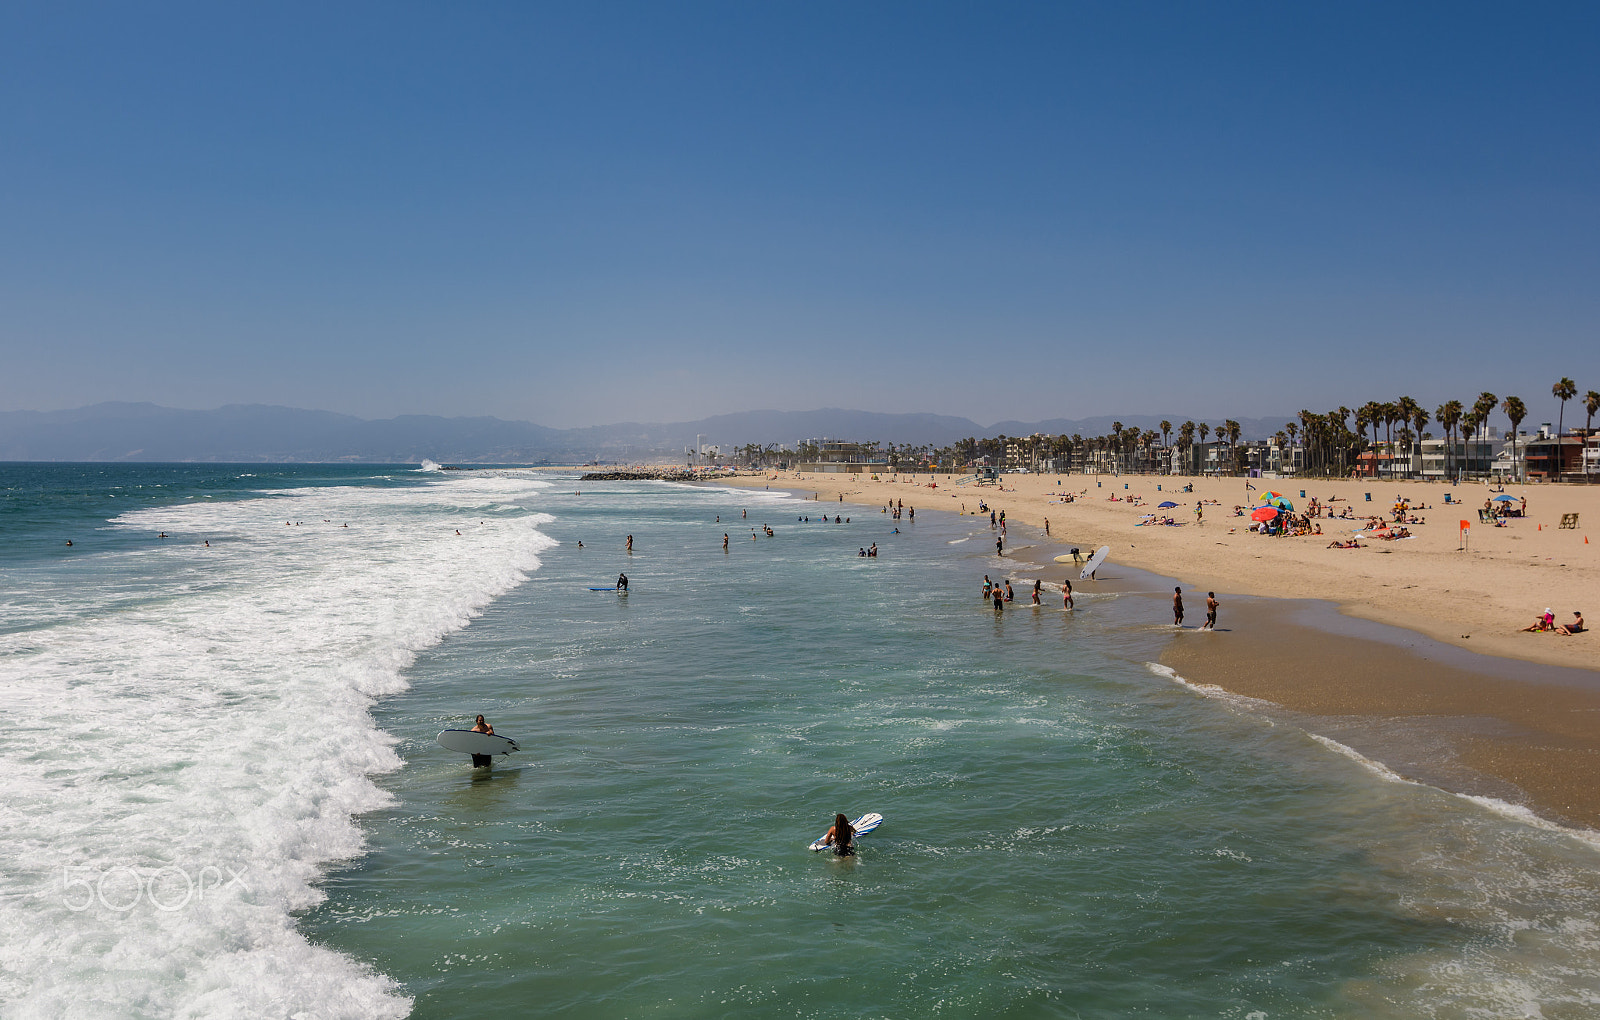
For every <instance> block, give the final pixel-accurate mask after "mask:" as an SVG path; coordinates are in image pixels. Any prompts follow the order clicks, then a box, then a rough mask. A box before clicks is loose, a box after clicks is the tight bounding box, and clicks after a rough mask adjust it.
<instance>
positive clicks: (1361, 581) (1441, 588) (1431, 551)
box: [716, 474, 1600, 670]
mask: <svg viewBox="0 0 1600 1020" xmlns="http://www.w3.org/2000/svg"><path fill="white" fill-rule="evenodd" d="M934 477H936V478H938V479H946V478H948V476H934ZM928 478H929V476H928V475H921V476H916V475H906V476H899V477H898V478H897V477H894V476H888V477H885V478H883V479H882V480H878V481H874V480H872V479H871V478H870V477H869V476H864V475H852V476H844V475H840V476H823V475H802V476H792V475H791V476H788V477H783V476H780V477H777V478H774V477H772V475H771V474H767V475H761V476H751V475H739V476H734V477H725V478H719V479H716V484H720V485H727V486H730V487H739V488H755V487H760V486H763V485H767V486H771V485H777V486H778V487H780V488H783V489H786V490H789V491H792V492H794V493H796V494H797V495H802V494H804V493H806V492H812V493H816V494H818V495H820V496H821V497H822V500H823V501H824V502H833V501H837V498H838V497H839V496H841V495H842V496H843V498H844V502H847V503H859V504H861V505H864V506H883V505H884V503H886V502H887V501H888V500H889V499H896V500H904V501H905V503H906V505H907V506H912V505H917V506H918V509H921V510H943V511H946V512H959V510H960V508H962V507H963V506H964V507H965V509H966V511H967V512H968V514H969V515H970V514H971V512H972V511H974V510H975V509H976V507H977V505H978V501H979V500H985V501H987V502H988V504H989V505H990V506H991V507H994V508H996V509H997V510H1000V509H1003V510H1005V511H1006V513H1007V519H1008V522H1019V523H1023V524H1029V525H1032V526H1034V527H1037V528H1042V527H1043V526H1044V523H1045V521H1046V520H1049V521H1050V522H1051V524H1052V527H1053V528H1054V529H1055V531H1056V532H1057V533H1058V534H1070V535H1071V536H1072V538H1073V541H1075V542H1077V543H1078V544H1079V545H1080V546H1085V547H1087V548H1090V549H1092V548H1097V547H1099V546H1101V545H1109V546H1110V547H1111V559H1112V560H1115V561H1118V562H1121V563H1123V564H1126V565H1128V566H1133V567H1138V568H1139V569H1141V570H1147V571H1149V572H1151V573H1155V574H1160V575H1161V576H1163V577H1173V578H1176V579H1178V580H1179V581H1181V582H1183V583H1184V584H1186V585H1193V586H1195V587H1196V588H1199V589H1201V590H1206V589H1213V590H1216V591H1219V592H1223V591H1226V592H1229V593H1230V594H1242V595H1253V596H1260V597H1266V598H1287V599H1318V600H1323V601H1330V602H1333V603H1335V604H1337V605H1338V606H1339V607H1340V612H1342V613H1345V614H1347V615H1350V616H1355V617H1360V618H1363V619H1367V620H1372V621H1374V622H1377V623H1384V624H1389V625H1391V626H1395V627H1400V628H1402V629H1405V630H1411V631H1416V632H1417V633H1420V634H1423V635H1426V636H1427V637H1430V638H1432V639H1434V640H1435V641H1440V642H1443V643H1445V644H1451V645H1456V646H1458V647H1460V648H1463V649H1465V650H1468V651H1471V652H1474V653H1477V654H1483V655H1491V656H1498V657H1502V658H1507V659H1515V660H1520V661H1525V662H1537V663H1543V664H1546V665H1552V666H1567V667H1572V668H1577V669H1591V670H1592V669H1593V668H1594V666H1595V663H1596V662H1600V647H1594V646H1593V645H1592V643H1593V642H1594V641H1595V640H1596V639H1597V637H1600V636H1597V635H1596V634H1584V635H1578V636H1574V637H1570V638H1567V637H1562V636H1558V635H1554V634H1538V633H1534V634H1526V633H1522V632H1521V631H1520V628H1521V627H1524V626H1526V625H1527V624H1528V623H1529V622H1530V621H1532V620H1533V619H1534V618H1535V617H1537V616H1538V615H1539V614H1540V612H1541V611H1542V610H1543V609H1544V608H1546V607H1547V606H1548V607H1550V608H1553V609H1554V611H1555V614H1556V621H1557V622H1558V623H1562V622H1566V621H1569V620H1570V619H1571V618H1572V616H1571V613H1572V610H1574V609H1577V610H1584V609H1591V610H1593V612H1600V608H1596V606H1600V603H1597V604H1596V606H1586V605H1585V601H1586V599H1587V597H1588V596H1590V595H1593V594H1595V593H1596V592H1600V545H1590V544H1588V542H1587V541H1586V538H1587V532H1586V531H1584V530H1582V529H1581V528H1579V529H1573V530H1564V529H1561V528H1559V524H1560V522H1561V518H1562V517H1563V515H1564V514H1566V513H1578V514H1579V515H1580V520H1581V521H1587V522H1589V523H1591V524H1593V523H1595V522H1600V486H1572V485H1566V484H1562V485H1556V484H1548V485H1540V486H1536V487H1529V488H1526V489H1512V490H1508V492H1509V493H1511V494H1513V495H1519V496H1520V495H1522V494H1524V493H1525V494H1527V495H1528V497H1529V516H1528V517H1526V518H1518V519H1513V521H1512V522H1511V523H1510V524H1509V526H1508V527H1505V528H1495V527H1491V526H1489V525H1485V524H1481V523H1479V522H1478V520H1477V506H1478V505H1479V504H1481V503H1482V501H1483V499H1484V498H1485V497H1484V493H1485V492H1486V491H1487V490H1486V489H1485V488H1484V487H1483V486H1481V485H1474V486H1470V487H1469V486H1454V487H1453V486H1445V485H1442V484H1439V483H1432V482H1414V483H1404V482H1389V481H1384V482H1377V481H1373V480H1358V481H1348V480H1346V481H1330V480H1326V479H1316V480H1308V481H1305V482H1285V481H1284V480H1281V479H1256V480H1253V482H1254V484H1255V485H1256V486H1258V489H1257V491H1266V490H1267V489H1268V488H1270V487H1271V486H1284V487H1285V488H1284V489H1283V490H1282V491H1284V492H1286V493H1287V494H1288V495H1289V496H1290V498H1291V499H1292V500H1293V501H1294V503H1295V504H1296V506H1297V508H1298V507H1300V506H1302V505H1303V504H1304V503H1305V502H1306V500H1304V499H1301V498H1299V496H1298V493H1299V492H1300V491H1302V488H1304V491H1306V493H1307V495H1308V496H1311V497H1321V498H1323V499H1324V500H1327V499H1328V498H1329V497H1333V496H1337V497H1338V498H1339V500H1340V503H1342V504H1343V505H1344V506H1353V507H1356V508H1357V512H1358V513H1363V514H1365V513H1378V512H1383V511H1387V510H1388V509H1389V507H1390V505H1391V501H1392V499H1393V497H1394V496H1396V495H1406V496H1409V497H1410V498H1411V499H1412V505H1413V506H1414V507H1419V509H1418V510H1417V511H1416V512H1417V513H1418V514H1420V515H1421V516H1422V517H1423V518H1424V519H1427V520H1430V521H1431V523H1428V524H1423V525H1412V526H1411V530H1412V531H1413V532H1414V533H1415V537H1414V538H1410V539H1405V540H1402V541H1398V542H1382V541H1369V540H1366V539H1363V541H1364V542H1366V543H1367V544H1365V545H1364V546H1363V548H1361V549H1348V550H1340V549H1330V548H1328V547H1327V543H1328V542H1330V541H1332V540H1334V539H1339V538H1348V537H1350V536H1351V535H1352V534H1353V533H1358V534H1362V535H1365V534H1366V532H1365V530H1364V528H1363V524H1364V521H1365V518H1364V517H1357V518H1355V519H1351V520H1345V519H1329V518H1322V519H1320V520H1318V521H1316V522H1314V523H1316V524H1318V525H1320V526H1321V527H1322V529H1323V534H1322V535H1320V536H1307V537H1304V538H1266V537H1263V536H1260V535H1255V534H1252V533H1250V532H1248V531H1246V530H1245V527H1246V526H1248V525H1249V524H1250V520H1249V518H1248V517H1233V516H1231V513H1232V508H1233V507H1234V506H1235V505H1245V504H1246V502H1247V499H1246V497H1247V496H1249V497H1251V498H1253V497H1254V496H1255V493H1254V492H1250V493H1247V492H1246V490H1245V488H1244V486H1245V484H1246V483H1247V482H1251V481H1252V480H1250V479H1244V478H1194V477H1186V476H1173V475H1164V476H1149V475H1144V476H1137V477H1128V478H1116V477H1113V476H1109V475H1105V476H1096V475H1062V476H1059V478H1058V477H1057V476H1054V475H1045V476H1042V475H1002V476H1001V478H1002V479H1003V481H1004V487H1001V486H995V485H986V486H981V487H979V486H975V485H966V486H960V487H955V486H948V485H947V483H946V482H944V481H940V482H939V483H938V484H939V487H938V488H937V489H932V488H928V487H927V485H926V480H927V479H928ZM1058 481H1059V483H1060V484H1059V486H1058V485H1057V482H1058ZM1157 486H1161V488H1160V489H1158V488H1157ZM1184 486H1193V488H1194V491H1193V492H1188V493H1180V492H1179V491H1177V490H1181V489H1182V488H1183V487H1184ZM1289 486H1292V487H1293V488H1292V491H1291V489H1290V488H1289ZM1380 487H1381V489H1382V491H1381V492H1380V491H1378V490H1379V489H1380ZM1085 490H1086V492H1087V495H1086V496H1085V495H1083V493H1084V492H1085ZM1069 491H1070V492H1072V493H1074V494H1079V495H1078V498H1077V500H1076V501H1075V502H1073V503H1066V504H1063V503H1059V502H1055V500H1056V499H1057V498H1059V496H1060V495H1061V494H1063V493H1066V492H1069ZM1446 492H1451V493H1453V494H1454V496H1455V497H1456V499H1457V500H1458V501H1459V500H1461V499H1463V498H1465V499H1466V502H1463V503H1461V504H1460V505H1459V506H1458V505H1455V504H1451V505H1445V504H1444V503H1443V496H1444V493H1446ZM1368 493H1370V494H1371V495H1372V497H1373V501H1372V502H1368V501H1367V500H1366V499H1364V498H1363V497H1364V496H1365V495H1366V494H1368ZM1112 496H1115V497H1118V498H1117V499H1116V500H1115V501H1113V500H1111V499H1110V497H1112ZM1132 496H1142V497H1143V502H1142V504H1140V505H1137V506H1135V505H1134V504H1132V503H1130V502H1128V501H1126V500H1124V499H1123V498H1122V497H1132ZM1169 496H1170V497H1173V498H1174V500H1175V501H1178V502H1179V503H1180V505H1179V506H1178V507H1176V508H1173V509H1171V510H1160V509H1157V504H1159V503H1160V502H1162V501H1165V500H1167V499H1168V497H1169ZM1197 499H1206V500H1214V501H1215V502H1214V503H1207V505H1206V506H1205V507H1204V510H1205V517H1204V523H1202V524H1198V525H1197V524H1195V523H1193V522H1194V520H1195V518H1194V514H1193V506H1194V502H1195V501H1196V500H1197ZM1330 505H1334V504H1330ZM1341 509H1342V507H1341ZM1152 512H1153V513H1157V514H1162V515H1166V514H1171V515H1173V516H1174V517H1175V518H1179V519H1181V525H1180V526H1179V527H1170V528H1169V527H1159V526H1157V527H1138V526H1136V522H1137V521H1138V520H1139V519H1140V518H1141V517H1142V516H1143V515H1144V514H1146V513H1152ZM1464 518H1465V519H1469V520H1470V521H1471V522H1472V528H1471V530H1470V531H1469V532H1468V536H1467V542H1468V543H1469V548H1468V549H1466V550H1465V551H1458V548H1457V547H1458V545H1459V544H1460V535H1461V532H1460V531H1459V529H1458V526H1457V524H1458V521H1460V520H1461V519H1464ZM1594 626H1595V625H1593V624H1591V627H1590V629H1593V627H1594Z"/></svg>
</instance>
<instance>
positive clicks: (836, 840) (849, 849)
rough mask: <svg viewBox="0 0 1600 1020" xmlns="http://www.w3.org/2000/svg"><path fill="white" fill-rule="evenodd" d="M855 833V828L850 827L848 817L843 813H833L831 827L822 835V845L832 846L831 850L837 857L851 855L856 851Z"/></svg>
mask: <svg viewBox="0 0 1600 1020" xmlns="http://www.w3.org/2000/svg"><path fill="white" fill-rule="evenodd" d="M855 834H856V830H855V829H852V828H851V827H850V819H848V818H846V817H845V816H844V815H834V816H833V827H832V828H830V829H829V830H828V834H827V835H826V836H823V837H822V845H823V846H831V847H833V852H834V853H835V854H836V855H837V856H839V857H853V856H855V852H856V847H855V842H854V839H855Z"/></svg>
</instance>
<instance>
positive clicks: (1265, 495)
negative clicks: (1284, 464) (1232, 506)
mask: <svg viewBox="0 0 1600 1020" xmlns="http://www.w3.org/2000/svg"><path fill="white" fill-rule="evenodd" d="M1256 498H1257V499H1259V500H1261V501H1262V502H1263V503H1265V502H1266V501H1267V500H1269V499H1283V498H1284V497H1283V493H1281V492H1273V491H1272V490H1271V489H1268V490H1267V491H1266V492H1263V493H1262V494H1261V495H1259V496H1257V497H1256Z"/></svg>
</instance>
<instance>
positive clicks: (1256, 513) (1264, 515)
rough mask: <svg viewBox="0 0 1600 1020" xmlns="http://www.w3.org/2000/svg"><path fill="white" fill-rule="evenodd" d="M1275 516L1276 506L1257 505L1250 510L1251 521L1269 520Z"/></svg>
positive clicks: (1276, 514)
mask: <svg viewBox="0 0 1600 1020" xmlns="http://www.w3.org/2000/svg"><path fill="white" fill-rule="evenodd" d="M1276 516H1278V508H1277V507H1275V506H1262V507H1257V508H1256V509H1254V510H1252V511H1251V512H1250V519H1251V520H1252V521H1270V520H1272V519H1273V518H1274V517H1276Z"/></svg>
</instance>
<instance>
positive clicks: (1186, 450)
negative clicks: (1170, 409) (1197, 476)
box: [1178, 421, 1195, 474]
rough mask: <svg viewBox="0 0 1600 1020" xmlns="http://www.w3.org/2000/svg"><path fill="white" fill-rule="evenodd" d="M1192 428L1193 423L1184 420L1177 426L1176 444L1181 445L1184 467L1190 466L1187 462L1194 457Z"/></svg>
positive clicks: (1193, 426) (1193, 427)
mask: <svg viewBox="0 0 1600 1020" xmlns="http://www.w3.org/2000/svg"><path fill="white" fill-rule="evenodd" d="M1194 430H1195V424H1194V422H1192V421H1186V422H1184V423H1183V424H1182V425H1180V426H1178V445H1179V446H1181V447H1183V460H1184V467H1185V468H1190V467H1192V466H1193V465H1192V464H1190V463H1189V462H1190V461H1191V460H1193V459H1194ZM1184 473H1185V474H1190V473H1192V472H1190V471H1185V472H1184Z"/></svg>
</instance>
